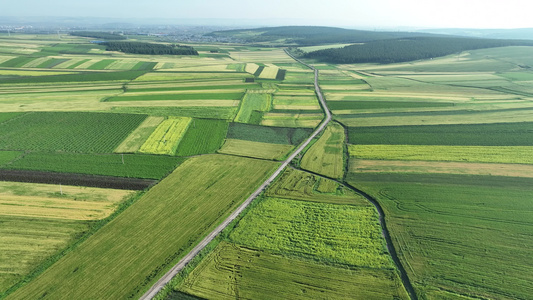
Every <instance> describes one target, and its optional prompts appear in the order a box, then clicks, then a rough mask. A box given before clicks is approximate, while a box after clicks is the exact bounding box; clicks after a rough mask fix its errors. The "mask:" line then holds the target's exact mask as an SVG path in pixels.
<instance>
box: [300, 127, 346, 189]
mask: <svg viewBox="0 0 533 300" xmlns="http://www.w3.org/2000/svg"><path fill="white" fill-rule="evenodd" d="M344 143H345V134H344V127H342V126H341V125H340V124H338V123H330V124H329V125H328V127H327V128H326V130H325V131H324V133H323V134H322V136H321V137H320V138H319V139H318V141H316V143H314V144H313V146H311V148H309V149H308V150H307V151H306V152H305V155H304V156H303V158H302V160H301V161H300V166H301V167H302V169H305V170H309V171H311V172H314V173H317V174H321V175H324V176H327V177H330V178H335V179H341V178H342V177H343V176H344Z"/></svg>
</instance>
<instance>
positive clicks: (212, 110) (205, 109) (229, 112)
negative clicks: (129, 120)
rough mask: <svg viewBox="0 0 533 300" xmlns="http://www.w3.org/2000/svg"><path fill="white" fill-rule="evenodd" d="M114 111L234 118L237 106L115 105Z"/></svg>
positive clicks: (205, 117)
mask: <svg viewBox="0 0 533 300" xmlns="http://www.w3.org/2000/svg"><path fill="white" fill-rule="evenodd" d="M112 111H113V112H120V113H132V114H149V115H152V116H164V117H166V116H180V117H190V118H204V119H220V120H228V121H230V120H233V118H234V117H235V113H236V112H237V108H236V107H227V106H226V107H217V106H194V107H179V106H162V107H135V106H132V107H113V108H112Z"/></svg>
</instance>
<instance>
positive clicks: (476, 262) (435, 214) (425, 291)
mask: <svg viewBox="0 0 533 300" xmlns="http://www.w3.org/2000/svg"><path fill="white" fill-rule="evenodd" d="M348 181H349V182H353V184H354V185H355V186H357V187H359V188H364V189H365V190H366V191H368V192H369V193H371V194H372V195H374V196H375V197H376V198H377V199H378V200H379V201H380V203H382V205H383V206H384V209H385V212H386V215H388V216H389V217H388V220H387V222H388V224H389V226H390V230H391V231H392V232H393V233H394V235H393V236H394V237H395V238H394V243H395V245H396V247H397V248H398V249H399V253H400V257H401V259H402V260H403V261H404V263H405V264H406V266H407V267H406V268H407V270H408V273H409V275H410V277H411V278H412V280H413V281H414V284H415V287H416V288H417V292H418V294H419V296H420V297H427V298H439V297H443V296H445V295H448V296H450V297H451V296H457V294H467V295H477V297H498V298H515V299H516V298H517V299H526V298H528V297H529V290H531V278H530V277H531V275H530V274H532V272H531V270H529V269H530V268H531V266H532V265H533V264H532V263H531V262H529V261H530V260H531V257H530V256H529V255H528V254H527V252H528V249H529V248H530V247H531V245H529V244H530V243H531V239H530V238H529V237H528V236H529V234H528V233H527V232H529V228H530V227H531V220H532V219H531V214H532V211H531V208H530V206H529V204H528V202H529V199H531V195H532V192H533V191H532V190H531V182H530V181H531V179H528V178H526V179H519V178H513V177H488V176H464V175H431V176H430V175H426V174H424V175H405V174H397V175H387V174H375V175H370V174H364V173H363V174H353V175H350V176H349V178H348ZM458 232H460V234H457V233H458ZM442 274H446V276H442Z"/></svg>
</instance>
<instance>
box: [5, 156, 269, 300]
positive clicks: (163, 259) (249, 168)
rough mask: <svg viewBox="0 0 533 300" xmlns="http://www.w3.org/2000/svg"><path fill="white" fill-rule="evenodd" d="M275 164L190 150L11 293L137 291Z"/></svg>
mask: <svg viewBox="0 0 533 300" xmlns="http://www.w3.org/2000/svg"><path fill="white" fill-rule="evenodd" d="M276 165H277V164H275V163H272V162H265V161H259V160H252V159H245V158H237V157H230V156H221V155H208V156H201V157H194V158H191V159H189V160H187V161H186V162H185V163H184V164H182V165H181V166H180V167H179V168H178V169H177V170H176V171H174V172H173V173H172V174H171V175H169V176H168V177H167V178H165V179H164V180H163V181H162V182H161V183H160V184H158V185H156V186H155V187H153V188H152V189H150V191H148V192H147V193H146V194H145V195H144V196H143V197H142V198H140V199H139V200H137V202H135V204H133V205H132V206H131V207H129V208H128V209H127V210H125V211H124V212H123V213H121V214H120V215H119V216H118V217H117V218H116V219H114V220H113V222H111V223H109V224H107V225H106V226H104V227H103V228H102V229H100V230H99V231H98V232H97V233H96V234H94V235H93V236H91V237H90V238H89V239H87V241H85V242H84V243H83V244H81V245H80V246H79V247H78V248H76V249H75V250H74V251H72V252H70V253H69V254H68V255H66V256H65V257H63V258H62V259H61V260H59V261H58V262H57V263H55V264H54V265H52V266H51V267H50V268H48V269H47V270H46V271H45V272H44V273H43V274H42V275H41V276H39V277H38V278H36V279H35V280H33V281H32V282H30V283H29V284H27V285H25V286H23V287H21V288H20V289H18V290H17V291H15V292H14V293H13V294H12V295H10V298H11V299H29V298H38V297H43V298H44V299H57V298H63V297H68V298H71V299H95V298H99V299H103V298H108V299H109V298H127V297H132V298H133V297H135V298H137V297H139V296H140V295H141V294H142V293H143V292H144V291H145V290H147V289H148V287H149V286H151V285H152V284H153V283H154V282H155V281H156V280H157V279H159V277H161V275H163V273H164V272H166V271H167V270H168V269H169V268H170V267H171V266H172V265H173V264H174V263H175V262H176V261H177V260H179V259H180V258H181V257H182V256H183V255H185V254H186V253H187V252H188V251H189V250H190V249H191V248H192V247H193V246H194V245H195V244H196V243H197V242H198V241H199V240H200V239H201V238H202V237H203V236H204V235H205V234H206V233H208V232H210V231H211V230H212V229H213V228H214V227H215V226H216V225H217V224H218V223H219V222H220V221H221V220H222V219H223V218H224V217H225V216H227V215H228V213H229V212H230V211H232V210H233V209H235V208H236V206H237V205H238V204H239V203H241V202H242V201H244V199H245V198H246V197H248V195H249V194H250V193H251V192H252V190H254V189H255V188H256V187H257V186H258V185H259V184H260V182H262V181H263V180H265V179H266V177H267V176H268V175H269V174H270V173H271V172H272V171H273V169H274V168H275V166H276ZM206 183H208V184H209V185H208V186H207V187H206ZM199 190H202V191H203V192H202V193H198V191H199ZM154 232H157V234H154ZM95 286H98V288H97V289H95V288H94V287H95Z"/></svg>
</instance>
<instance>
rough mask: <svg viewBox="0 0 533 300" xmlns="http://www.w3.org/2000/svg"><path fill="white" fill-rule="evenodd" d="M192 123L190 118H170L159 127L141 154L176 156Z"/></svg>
mask: <svg viewBox="0 0 533 300" xmlns="http://www.w3.org/2000/svg"><path fill="white" fill-rule="evenodd" d="M191 122H192V119H191V118H188V117H169V118H168V119H166V120H164V121H163V122H161V124H159V126H157V128H156V129H155V131H154V132H152V134H151V135H150V136H149V137H148V139H147V140H146V142H144V144H142V146H141V147H140V149H139V152H141V153H151V154H167V155H174V153H175V152H176V149H177V148H178V145H179V143H180V141H181V139H182V138H183V136H184V135H185V132H186V131H187V129H188V128H189V125H190V124H191Z"/></svg>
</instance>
